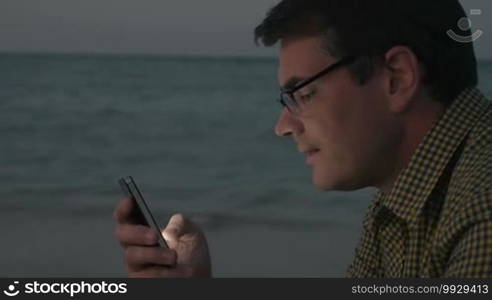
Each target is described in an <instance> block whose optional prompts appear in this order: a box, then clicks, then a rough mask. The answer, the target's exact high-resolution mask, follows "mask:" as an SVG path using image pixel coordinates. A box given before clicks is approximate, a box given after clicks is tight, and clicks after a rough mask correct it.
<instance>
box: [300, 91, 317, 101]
mask: <svg viewBox="0 0 492 300" xmlns="http://www.w3.org/2000/svg"><path fill="white" fill-rule="evenodd" d="M313 96H314V91H311V92H309V93H305V94H300V95H299V97H300V98H301V100H303V101H308V100H311V98H312V97H313Z"/></svg>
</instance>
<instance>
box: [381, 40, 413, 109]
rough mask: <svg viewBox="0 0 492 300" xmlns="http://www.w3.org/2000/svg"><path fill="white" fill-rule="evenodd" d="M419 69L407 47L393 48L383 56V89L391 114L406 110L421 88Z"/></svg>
mask: <svg viewBox="0 0 492 300" xmlns="http://www.w3.org/2000/svg"><path fill="white" fill-rule="evenodd" d="M421 72H422V71H421V68H420V65H419V61H418V59H417V56H416V55H415V53H414V52H413V51H412V50H411V49H410V48H408V47H405V46H395V47H393V48H391V49H390V50H388V51H387V52H386V54H385V64H384V73H385V75H386V82H385V85H386V86H385V89H386V93H387V96H388V99H389V101H390V103H388V107H389V109H390V110H391V111H393V112H397V113H399V112H403V111H405V110H407V109H408V108H409V107H410V106H411V105H412V101H413V100H414V99H415V97H416V96H417V95H418V94H419V90H420V88H421V77H422V74H421Z"/></svg>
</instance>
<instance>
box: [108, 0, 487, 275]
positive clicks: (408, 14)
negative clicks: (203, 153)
mask: <svg viewBox="0 0 492 300" xmlns="http://www.w3.org/2000/svg"><path fill="white" fill-rule="evenodd" d="M465 16H466V15H465V12H464V10H463V8H462V6H461V5H460V4H459V2H458V0H434V1H424V0H412V1H394V0H379V1H369V0H311V1H302V0H283V1H281V2H280V3H278V4H277V5H276V6H275V7H273V8H272V9H271V10H270V11H269V12H268V14H267V16H266V18H265V19H264V20H263V22H262V23H261V24H260V25H258V26H257V27H256V29H255V40H256V41H257V42H258V43H261V44H263V45H265V46H273V45H279V68H278V82H279V85H280V99H279V102H280V104H281V105H282V107H283V109H282V112H281V114H280V116H279V119H278V121H277V124H276V126H275V133H276V134H277V135H278V136H282V137H287V138H291V139H292V140H293V141H294V142H295V143H296V146H297V149H298V150H299V151H300V152H302V153H305V154H306V156H307V160H308V163H309V165H310V166H311V168H312V178H313V183H314V185H315V187H316V188H318V189H321V190H343V191H351V190H356V189H361V188H365V187H376V188H377V189H378V190H379V193H378V194H377V196H376V198H375V199H374V200H373V202H372V203H371V205H370V207H369V209H368V211H367V214H366V217H365V220H364V222H363V226H362V228H363V230H362V233H361V236H360V240H359V243H358V245H357V247H356V250H355V256H354V259H353V262H352V263H351V264H350V266H348V270H347V275H348V276H350V277H492V106H491V103H490V101H488V100H487V99H485V97H484V96H483V95H482V94H481V92H480V91H479V90H478V89H477V88H476V86H477V82H478V76H477V62H476V58H475V54H474V49H473V43H459V42H456V41H454V40H453V39H451V38H450V37H449V36H448V35H447V31H448V30H449V29H450V28H453V26H456V22H457V20H459V19H460V18H463V17H465ZM470 32H471V31H470V29H468V33H470ZM131 209H132V207H131V202H130V201H128V199H127V200H124V201H122V202H121V203H120V205H119V206H118V208H117V209H116V211H115V219H116V220H117V222H118V228H117V231H116V237H117V239H118V241H119V242H120V243H121V244H122V246H123V247H124V249H125V261H126V265H127V269H128V273H129V275H130V276H134V277H159V276H163V277H191V276H204V277H207V276H211V274H212V269H211V263H210V256H209V253H208V251H209V250H208V246H207V242H206V238H205V235H204V234H203V232H202V231H201V230H200V228H198V226H197V225H196V224H194V223H193V222H191V221H190V220H189V219H187V218H186V217H184V216H183V215H175V216H173V217H172V218H171V220H170V221H169V224H168V226H167V227H166V229H165V230H164V231H163V235H164V237H165V239H166V240H167V241H168V243H169V245H170V248H171V250H165V249H159V248H157V247H149V246H152V245H154V244H155V243H156V241H157V236H156V235H155V234H153V233H152V232H151V231H150V230H148V229H147V228H145V227H142V226H138V225H136V224H134V223H133V222H132V220H131V219H130V218H129V217H128V216H129V215H130V211H131Z"/></svg>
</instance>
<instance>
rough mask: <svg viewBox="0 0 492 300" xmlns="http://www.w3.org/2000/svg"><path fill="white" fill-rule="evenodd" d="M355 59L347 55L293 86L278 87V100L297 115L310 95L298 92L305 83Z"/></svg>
mask: <svg viewBox="0 0 492 300" xmlns="http://www.w3.org/2000/svg"><path fill="white" fill-rule="evenodd" d="M354 60H355V57H352V56H348V57H345V58H343V59H341V60H339V61H338V62H336V63H334V64H332V65H330V66H328V67H327V68H326V69H324V70H322V71H321V72H319V73H317V74H316V75H314V76H312V77H311V78H308V79H305V80H303V81H301V82H299V83H297V84H296V85H295V86H294V87H292V88H288V89H282V88H281V89H280V99H279V102H280V104H281V105H282V106H283V107H286V108H287V109H288V110H289V111H290V112H291V113H292V114H294V115H299V114H300V113H301V112H302V111H303V110H304V108H305V106H306V104H307V103H308V102H309V98H310V96H311V95H309V94H308V95H300V94H299V93H298V92H299V90H300V89H302V88H303V87H305V86H306V85H308V84H310V83H312V82H313V81H315V80H317V79H318V78H320V77H322V76H324V75H326V74H328V73H330V72H332V71H335V70H336V69H338V68H340V67H343V66H345V65H348V64H350V63H352V62H353V61H354Z"/></svg>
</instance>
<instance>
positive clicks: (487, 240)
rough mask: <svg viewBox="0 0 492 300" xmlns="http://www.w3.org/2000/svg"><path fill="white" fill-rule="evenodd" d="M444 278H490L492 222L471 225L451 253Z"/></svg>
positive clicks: (491, 274) (491, 268)
mask: <svg viewBox="0 0 492 300" xmlns="http://www.w3.org/2000/svg"><path fill="white" fill-rule="evenodd" d="M443 276H444V277H488V278H490V277H492V220H487V221H483V222H479V223H476V224H474V225H472V226H471V227H470V228H469V229H468V230H467V231H466V232H465V234H464V235H463V236H462V238H461V239H460V240H459V241H458V244H457V245H456V247H455V248H454V250H453V251H452V253H451V257H450V260H449V264H448V267H447V268H446V271H445V273H444V275H443Z"/></svg>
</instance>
